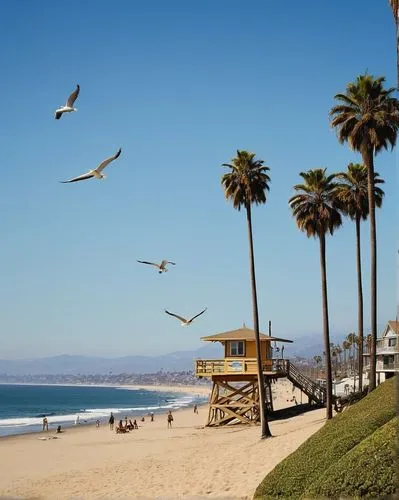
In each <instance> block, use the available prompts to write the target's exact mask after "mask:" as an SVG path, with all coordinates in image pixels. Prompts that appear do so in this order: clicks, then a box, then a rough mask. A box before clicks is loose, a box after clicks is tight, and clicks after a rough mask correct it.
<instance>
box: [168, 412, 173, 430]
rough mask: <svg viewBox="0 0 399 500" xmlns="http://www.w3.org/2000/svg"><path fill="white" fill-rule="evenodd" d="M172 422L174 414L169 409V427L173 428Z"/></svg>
mask: <svg viewBox="0 0 399 500" xmlns="http://www.w3.org/2000/svg"><path fill="white" fill-rule="evenodd" d="M172 422H173V415H172V411H171V410H169V412H168V429H169V428H170V429H171V428H172Z"/></svg>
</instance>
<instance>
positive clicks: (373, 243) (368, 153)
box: [362, 147, 377, 392]
mask: <svg viewBox="0 0 399 500" xmlns="http://www.w3.org/2000/svg"><path fill="white" fill-rule="evenodd" d="M373 156H374V151H373V150H372V149H370V148H367V147H366V148H364V150H363V151H362V157H363V161H364V164H365V165H366V167H367V178H368V198H369V214H370V267H371V269H370V280H371V283H370V285H371V293H370V295H371V296H370V299H371V348H370V377H369V392H371V391H373V390H374V389H375V387H376V361H377V360H376V346H377V231H376V224H375V200H374V158H373Z"/></svg>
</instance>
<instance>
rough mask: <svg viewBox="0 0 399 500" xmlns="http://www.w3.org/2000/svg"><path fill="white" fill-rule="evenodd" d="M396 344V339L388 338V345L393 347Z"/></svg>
mask: <svg viewBox="0 0 399 500" xmlns="http://www.w3.org/2000/svg"><path fill="white" fill-rule="evenodd" d="M395 345H396V339H388V347H394V346H395Z"/></svg>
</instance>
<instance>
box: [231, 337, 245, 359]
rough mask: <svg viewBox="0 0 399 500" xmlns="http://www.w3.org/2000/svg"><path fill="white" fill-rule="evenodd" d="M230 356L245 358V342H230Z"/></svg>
mask: <svg viewBox="0 0 399 500" xmlns="http://www.w3.org/2000/svg"><path fill="white" fill-rule="evenodd" d="M230 356H245V349H244V342H243V341H242V340H232V341H231V342H230Z"/></svg>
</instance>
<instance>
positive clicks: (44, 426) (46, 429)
mask: <svg viewBox="0 0 399 500" xmlns="http://www.w3.org/2000/svg"><path fill="white" fill-rule="evenodd" d="M43 430H44V431H48V420H47V417H44V418H43Z"/></svg>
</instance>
